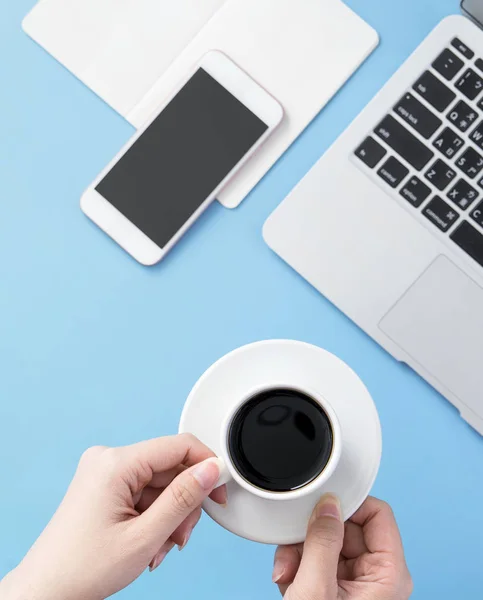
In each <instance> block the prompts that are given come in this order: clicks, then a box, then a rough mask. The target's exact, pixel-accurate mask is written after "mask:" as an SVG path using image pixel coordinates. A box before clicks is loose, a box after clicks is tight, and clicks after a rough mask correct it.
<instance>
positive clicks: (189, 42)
mask: <svg viewBox="0 0 483 600" xmlns="http://www.w3.org/2000/svg"><path fill="white" fill-rule="evenodd" d="M23 26H24V29H25V31H26V32H27V33H28V34H29V35H30V36H31V37H32V38H33V39H34V40H36V41H37V42H38V43H39V44H40V45H42V46H43V47H44V48H45V49H46V50H47V51H48V52H50V53H51V54H52V55H53V56H54V57H55V58H56V59H57V60H59V61H60V62H61V63H62V64H63V65H64V66H66V67H67V68H68V69H69V70H70V71H72V72H73V73H74V74H75V75H76V76H77V77H79V79H81V80H82V81H83V82H84V83H85V84H86V85H87V86H89V87H90V88H91V89H92V90H94V91H95V92H96V93H97V94H98V95H99V96H100V97H101V98H103V99H104V100H105V101H106V102H107V103H108V104H110V105H111V106H112V107H113V108H114V109H115V110H116V111H118V112H119V113H120V114H121V115H123V116H124V117H125V118H126V119H127V120H128V121H129V122H130V123H132V124H133V125H134V126H136V127H139V126H140V125H141V124H142V123H143V122H144V121H145V120H146V119H147V118H148V117H149V116H150V115H151V114H152V113H153V112H154V111H156V109H157V108H158V107H159V106H160V105H161V104H162V103H163V101H164V100H165V99H166V98H167V96H169V94H170V93H171V92H172V90H173V89H174V87H175V86H176V85H177V84H178V82H179V81H180V80H182V79H183V77H184V76H185V75H186V73H187V72H188V71H189V69H191V68H192V66H193V65H194V64H195V63H196V62H197V61H198V60H199V59H200V58H201V56H202V55H203V54H205V53H206V52H207V51H209V50H212V49H218V50H222V51H223V52H225V53H226V54H227V55H228V56H229V57H230V58H231V59H232V60H234V61H235V62H236V63H238V65H240V66H241V67H242V68H243V69H245V70H246V71H247V73H249V74H250V75H251V76H252V77H253V78H254V79H255V80H257V81H258V82H259V83H260V84H261V85H262V86H263V87H264V88H265V89H266V90H268V91H269V92H270V93H271V94H273V96H275V98H277V100H278V101H279V102H280V103H281V104H282V105H283V107H284V109H285V119H284V122H283V124H282V126H281V127H280V128H279V129H278V131H277V132H276V133H275V134H274V135H273V136H272V137H271V138H270V139H269V140H268V141H267V143H266V144H265V145H264V146H263V147H262V148H261V149H260V150H259V152H258V153H257V154H256V155H255V156H254V157H252V158H251V159H250V161H248V163H247V164H246V165H245V166H244V168H243V169H242V170H241V171H240V172H239V173H238V174H237V175H236V177H234V179H232V180H231V181H230V183H229V184H228V185H227V186H226V188H225V189H224V190H223V191H222V193H221V194H220V196H219V200H220V202H221V203H222V204H223V205H225V206H227V207H230V208H233V207H235V206H237V205H238V204H239V203H240V202H241V201H242V200H243V198H244V197H245V196H246V195H247V194H248V193H249V192H250V190H251V189H252V188H253V187H254V186H255V185H256V184H257V183H258V181H259V180H260V179H261V178H262V177H263V176H264V175H265V173H266V172H267V171H268V170H269V169H270V167H271V166H272V165H273V164H274V163H275V162H276V161H277V160H278V158H279V157H280V156H281V155H282V154H283V153H284V152H285V150H286V149H287V148H288V147H289V146H290V144H291V143H292V142H293V141H294V140H295V139H296V137H297V136H298V135H299V134H300V133H301V132H302V131H303V129H304V128H305V127H306V126H307V125H308V124H309V123H310V121H311V120H312V119H313V118H314V117H315V116H316V114H317V113H318V112H319V111H320V110H321V108H322V107H323V106H324V105H325V104H326V103H327V102H328V101H329V100H330V98H331V97H332V96H333V95H334V94H335V93H336V92H337V90H338V89H339V88H340V87H341V86H342V85H343V84H344V82H345V81H346V80H347V79H348V78H349V77H350V76H351V75H352V73H353V72H354V71H355V70H356V69H357V67H358V66H359V65H360V64H361V63H362V62H363V61H364V59H365V58H366V57H367V56H368V55H369V54H370V53H371V51H372V50H373V49H374V48H375V47H376V45H377V42H378V36H377V33H376V32H375V31H374V30H373V29H372V28H371V27H369V25H367V24H366V23H365V22H364V21H363V20H362V19H360V18H359V17H358V16H357V15H355V13H354V12H352V11H351V10H350V9H349V8H347V7H346V6H345V5H344V4H343V3H342V2H341V0H41V1H40V2H39V3H38V4H37V5H36V6H35V7H34V9H33V10H32V11H31V13H30V14H29V15H28V16H27V17H26V19H25V20H24V24H23Z"/></svg>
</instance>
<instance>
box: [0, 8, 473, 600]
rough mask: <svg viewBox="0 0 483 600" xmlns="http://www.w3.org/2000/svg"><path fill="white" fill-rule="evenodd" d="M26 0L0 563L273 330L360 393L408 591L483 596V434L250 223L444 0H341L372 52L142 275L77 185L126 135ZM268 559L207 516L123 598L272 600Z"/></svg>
mask: <svg viewBox="0 0 483 600" xmlns="http://www.w3.org/2000/svg"><path fill="white" fill-rule="evenodd" d="M33 4H34V0H15V1H12V0H0V82H1V84H0V399H1V402H0V456H1V461H0V481H1V491H2V493H1V495H0V531H1V534H0V576H1V575H3V574H5V573H6V572H7V571H8V570H9V569H11V568H12V567H14V566H15V565H16V564H17V562H18V561H19V560H20V559H21V558H22V556H23V555H24V553H25V552H26V550H27V549H28V548H29V546H30V545H31V543H32V542H33V541H34V539H35V538H36V536H37V535H38V534H39V533H40V532H41V530H42V528H43V526H44V525H45V523H46V522H47V520H48V519H49V518H50V516H51V514H52V512H53V511H54V509H55V508H56V506H57V504H58V503H59V501H60V499H61V497H62V495H63V493H64V491H65V488H66V486H67V484H68V482H69V481H70V478H71V476H72V474H73V472H74V469H75V466H76V463H77V460H78V457H79V455H80V454H81V452H82V451H83V450H84V449H85V448H86V447H88V446H90V445H93V444H99V443H102V444H105V445H120V444H126V443H131V442H135V441H139V440H142V439H145V438H149V437H154V436H159V435H164V434H168V433H172V432H175V431H176V428H177V423H178V418H179V414H180V411H181V408H182V406H183V403H184V401H185V398H186V396H187V394H188V393H189V391H190V389H191V387H192V386H193V384H194V383H195V381H196V380H197V379H198V377H199V376H200V375H201V374H202V373H203V371H204V370H205V369H206V368H207V367H208V366H209V365H210V364H211V363H212V362H214V361H215V360H216V359H218V358H219V357H220V356H222V355H223V354H224V353H226V352H228V351H229V350H232V349H233V348H236V347H237V346H240V345H242V344H246V343H248V342H252V341H255V340H260V339H265V338H278V337H284V338H294V339H300V340H305V341H307V342H311V343H314V344H317V345H319V346H322V347H324V348H327V349H328V350H330V351H332V352H334V353H335V354H337V355H339V356H340V357H341V358H342V359H344V360H345V361H346V362H348V363H349V364H350V365H351V366H352V367H353V368H354V369H355V371H356V372H357V373H358V374H359V375H360V376H361V377H362V379H363V380H364V381H365V382H366V384H367V386H368V387H369V389H370V391H371V393H372V394H373V396H374V399H375V401H376V403H377V406H378V409H379V411H380V415H381V420H382V425H383V432H384V442H385V446H384V456H383V461H382V468H381V471H380V475H379V478H378V480H377V483H376V486H375V489H374V493H375V494H376V495H378V496H380V497H382V498H384V499H386V500H387V501H389V502H390V503H391V504H392V505H393V507H394V510H395V512H396V515H397V518H398V521H399V524H400V527H401V530H402V534H403V538H404V542H405V546H406V551H407V558H408V562H409V566H410V569H411V571H412V574H413V576H414V580H415V585H416V591H415V594H414V598H417V599H421V598H439V600H444V599H448V600H454V599H455V598H476V597H481V596H482V595H483V583H482V578H483V573H482V557H483V517H482V508H483V468H482V464H483V461H482V449H483V445H482V439H481V438H480V437H479V436H478V435H477V434H476V433H475V432H474V431H472V430H471V429H470V428H469V427H468V426H467V425H466V424H465V423H464V422H463V421H462V420H461V419H460V418H459V416H458V414H457V412H456V410H455V409H454V408H453V407H452V406H451V405H450V404H449V403H448V402H446V401H444V400H443V398H442V397H440V396H439V395H438V394H437V393H436V392H435V391H434V390H433V389H432V388H430V387H429V386H428V385H427V384H426V383H425V382H424V381H422V380H421V379H420V378H419V377H417V376H416V375H415V374H414V373H412V372H411V371H409V370H408V369H407V368H406V367H404V366H403V365H400V364H398V363H397V362H395V361H394V360H393V359H392V358H391V357H390V356H388V355H387V354H386V353H385V352H384V351H383V350H381V349H380V348H379V347H378V346H377V345H376V344H375V343H374V342H373V341H372V340H371V339H369V338H368V337H367V336H366V335H365V334H364V333H362V332H361V331H360V330H359V329H358V328H357V327H356V326H355V325H354V324H352V323H351V322H350V321H349V320H348V319H347V318H346V317H345V316H344V315H342V314H341V313H340V312H339V311H338V310H337V309H336V308H334V307H333V306H332V305H331V304H330V303H329V302H328V301H327V300H325V299H324V298H323V297H322V296H321V295H319V294H318V293H317V292H316V291H315V290H314V289H312V288H311V287H310V286H309V285H308V284H306V283H305V282H304V281H303V280H302V279H301V278H299V277H298V276H297V275H296V273H294V272H292V271H291V270H290V269H289V268H288V267H287V266H286V265H285V264H283V263H282V261H280V260H279V259H278V258H277V257H276V256H275V255H274V254H272V253H271V252H270V251H269V249H268V248H267V247H266V246H265V244H264V242H263V240H262V236H261V229H262V224H263V222H264V221H265V219H266V218H267V217H268V215H269V214H270V213H271V211H272V210H273V209H274V208H275V207H276V206H277V205H278V204H279V203H280V202H281V201H282V199H283V198H284V197H285V196H286V194H287V193H288V192H289V191H290V190H291V188H292V187H293V186H294V185H295V184H296V183H297V182H298V181H299V180H300V179H301V178H302V176H303V175H304V174H305V173H306V172H307V171H308V170H309V168H310V167H311V166H312V165H313V164H314V163H315V162H316V160H317V159H318V158H319V157H320V156H321V155H322V153H323V152H324V151H325V149H326V148H327V147H328V146H329V144H330V143H331V142H332V141H333V140H335V139H336V137H337V136H338V135H339V134H340V133H341V132H342V131H343V129H344V128H345V127H346V126H347V125H348V124H349V123H350V122H351V120H352V119H353V118H354V117H355V116H356V115H357V113H358V112H359V111H360V110H361V109H362V108H363V107H364V106H365V104H366V103H367V102H368V101H369V100H370V99H371V98H372V97H373V95H374V94H375V93H376V92H377V91H378V90H379V89H380V87H381V86H382V85H383V84H384V83H385V81H386V80H387V79H388V78H389V76H390V75H391V74H392V73H393V72H394V71H395V70H396V69H397V68H398V66H399V65H400V64H401V63H402V61H403V60H404V59H405V58H406V57H407V56H408V55H409V54H410V52H411V51H412V50H413V49H414V48H415V47H416V46H417V45H418V43H419V42H420V41H422V39H423V38H424V37H425V35H426V34H428V33H429V32H430V31H431V30H432V28H433V27H434V26H435V25H436V24H437V23H438V22H439V21H440V20H441V19H442V18H443V17H444V16H446V15H448V14H450V13H455V12H457V11H458V3H457V0H401V1H400V2H395V1H394V0H389V1H387V0H384V1H383V0H365V1H364V2H363V1H362V0H360V1H357V0H351V1H350V2H349V4H350V5H351V7H352V8H354V9H355V10H356V11H357V12H358V13H359V14H360V15H361V16H362V17H364V18H365V19H366V20H367V21H368V22H369V23H370V24H371V25H372V26H374V27H375V28H376V29H377V30H378V31H379V33H380V34H381V39H382V42H381V45H380V47H379V48H378V49H377V50H376V52H375V53H374V54H373V56H372V57H371V58H370V59H369V60H368V61H367V63H365V65H364V66H363V67H362V68H361V69H360V71H359V72H358V73H357V74H356V75H355V76H354V77H353V79H352V80H351V81H350V82H349V83H348V84H347V85H346V86H345V87H344V89H343V90H342V91H341V93H339V94H338V96H337V97H336V98H335V99H334V100H333V101H332V102H331V103H330V105H329V106H328V107H327V108H326V109H325V110H324V111H323V112H322V113H321V114H320V115H319V117H317V119H316V120H315V121H314V122H313V124H312V125H311V126H310V127H309V128H308V129H307V130H306V131H305V132H304V134H303V135H302V136H301V137H300V139H299V140H298V141H297V142H296V143H295V144H294V146H293V147H292V148H291V149H290V150H289V152H287V154H286V155H285V156H284V157H283V158H282V160H280V161H279V163H278V164H277V165H276V166H275V167H274V168H273V169H272V171H271V172H270V173H269V175H268V176H267V177H266V178H265V179H264V180H263V181H262V182H261V183H260V185H259V186H258V187H257V188H256V190H255V191H254V192H253V193H252V194H251V195H250V196H249V198H248V199H247V200H246V201H245V202H244V203H243V204H242V205H241V206H240V208H239V209H237V210H234V211H229V210H225V209H224V208H223V207H221V206H220V205H218V204H217V203H215V204H214V205H213V206H212V207H211V208H210V209H209V210H208V211H207V213H206V214H205V215H204V216H203V218H202V219H201V220H200V221H198V223H197V224H196V225H195V227H194V228H193V229H192V230H191V231H190V233H189V234H188V235H187V236H186V237H185V238H184V239H183V241H182V243H180V244H179V245H178V246H177V247H176V249H175V250H174V251H173V252H172V254H171V255H170V256H169V257H168V258H167V260H165V261H163V262H162V263H161V264H160V265H159V266H157V267H155V268H153V269H146V268H143V267H141V266H139V265H138V264H137V263H135V262H134V261H133V260H131V259H130V258H129V257H128V256H127V255H126V254H124V252H123V251H121V250H120V249H119V248H118V247H117V246H116V245H115V244H114V243H113V242H111V241H110V240H109V239H108V237H107V236H105V235H104V234H102V233H101V232H100V231H99V230H98V229H96V227H95V226H93V225H92V224H91V223H90V222H89V221H87V219H85V218H84V217H83V215H82V214H81V213H80V211H79V197H80V195H81V193H82V191H83V189H84V188H85V187H86V186H87V185H88V184H89V183H90V182H91V180H92V179H93V178H94V176H95V175H96V174H97V173H98V172H99V171H100V169H101V168H102V167H104V166H105V164H106V163H107V162H108V161H109V160H110V159H111V158H112V157H113V156H114V155H115V154H116V152H117V151H118V150H119V149H120V147H121V145H122V144H123V143H124V142H125V141H126V140H127V139H128V138H129V136H130V135H131V134H132V132H133V131H132V129H131V127H130V126H129V125H127V124H126V122H124V121H123V120H122V119H121V118H120V117H119V116H118V115H116V114H115V113H114V112H113V111H112V110H110V109H109V108H108V107H107V106H106V105H105V104H103V102H102V101H101V100H99V99H98V98H97V97H95V96H94V95H93V94H92V93H91V92H90V91H88V90H87V89H86V88H85V87H84V86H83V85H82V84H81V83H79V82H78V81H77V80H76V79H75V78H74V77H73V76H71V75H70V74H69V73H67V72H66V71H65V70H64V69H63V68H62V67H61V66H59V65H58V64H57V63H56V62H55V61H54V60H53V59H52V58H51V57H50V56H48V55H47V54H46V53H45V52H44V51H43V50H41V49H40V48H39V47H37V46H36V45H35V44H34V43H33V42H32V41H31V40H30V39H28V38H27V36H26V35H25V34H24V33H23V32H22V31H21V28H20V23H21V20H22V18H23V17H24V15H25V14H26V13H27V12H28V10H29V9H30V8H31V7H32V6H33ZM295 5H296V2H295V3H294V6H295ZM328 58H329V57H328ZM321 71H322V67H321ZM314 76H315V75H314ZM321 260H324V257H321ZM272 555H273V549H272V548H269V547H264V546H261V545H256V544H252V543H250V542H247V541H244V540H241V539H237V538H236V537H235V536H233V535H230V534H229V533H227V532H225V531H223V530H222V529H221V528H220V527H218V526H216V525H215V524H214V523H212V522H211V521H210V520H209V519H207V518H205V519H204V521H203V523H202V524H201V526H200V527H199V529H198V530H197V531H196V534H195V536H194V539H193V541H192V543H191V544H190V545H189V547H188V548H187V549H186V550H184V551H183V553H182V554H178V553H173V556H170V557H169V558H168V560H167V563H166V564H165V565H164V567H163V568H161V569H159V570H158V571H157V572H156V573H154V574H146V575H145V576H143V577H142V578H141V579H140V580H139V581H138V582H136V583H135V584H134V585H133V586H132V587H131V588H130V589H129V590H126V591H124V592H122V593H121V594H120V597H121V598H123V599H135V598H139V597H143V595H144V597H156V598H157V597H159V596H160V595H161V594H163V596H164V597H166V598H169V597H173V596H175V595H176V597H178V598H183V599H185V598H186V599H189V598H191V599H193V600H194V599H195V598H205V597H206V598H208V597H209V598H210V599H213V600H216V599H220V600H221V599H223V600H224V599H226V598H230V599H232V600H236V599H246V598H253V599H260V600H261V599H264V600H265V599H269V598H277V593H276V590H275V588H274V586H273V585H272V584H271V567H272Z"/></svg>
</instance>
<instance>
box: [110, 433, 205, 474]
mask: <svg viewBox="0 0 483 600" xmlns="http://www.w3.org/2000/svg"><path fill="white" fill-rule="evenodd" d="M121 450H122V452H123V454H124V456H125V457H127V458H126V460H128V461H129V463H131V464H134V465H141V466H142V467H143V468H145V469H149V470H150V471H151V474H150V477H149V480H151V479H152V477H153V475H154V474H156V473H163V472H165V471H168V470H170V469H173V468H175V467H178V466H179V465H185V466H187V467H190V466H192V465H195V464H197V463H200V462H202V461H204V460H206V459H207V458H211V457H214V456H215V454H214V453H213V452H212V451H211V450H210V449H209V448H208V447H207V446H205V445H204V444H203V443H202V442H200V440H198V439H197V438H196V437H195V436H193V435H191V434H189V433H183V434H181V435H175V436H170V437H162V438H155V439H152V440H148V441H146V442H140V443H139V444H134V445H133V446H125V447H124V448H122V449H121Z"/></svg>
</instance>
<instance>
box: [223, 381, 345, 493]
mask: <svg viewBox="0 0 483 600" xmlns="http://www.w3.org/2000/svg"><path fill="white" fill-rule="evenodd" d="M277 389H285V390H287V389H288V390H293V391H294V392H298V393H301V394H303V395H305V396H308V397H309V398H311V399H312V400H313V401H314V402H316V403H317V404H319V406H320V407H321V408H322V410H323V411H324V412H325V414H326V415H327V417H328V419H329V421H330V425H331V428H332V435H333V443H332V450H331V454H330V457H329V460H328V462H327V463H326V465H325V467H324V468H323V470H322V471H321V473H319V475H317V476H316V477H315V479H313V480H312V481H311V482H309V483H307V484H306V485H304V486H303V487H300V488H298V489H296V490H293V491H284V492H272V491H267V490H264V489H261V488H259V487H257V486H255V485H253V484H252V483H250V482H249V481H247V480H246V479H245V478H244V477H243V476H242V475H241V474H240V473H239V472H238V470H237V468H236V466H235V465H234V463H233V460H232V458H231V455H230V450H229V434H230V429H231V425H232V422H233V419H234V418H235V416H236V415H237V414H238V412H239V410H240V409H241V408H242V407H243V406H244V405H245V404H246V403H247V402H249V401H250V400H251V399H252V398H254V397H255V396H257V395H259V394H261V393H263V392H267V391H271V390H277ZM220 448H221V451H220V456H219V466H220V479H219V481H218V486H220V485H223V484H226V483H228V482H229V481H231V480H234V481H236V483H237V484H238V485H239V486H241V487H242V488H244V489H245V490H246V491H248V492H250V493H251V494H255V495H256V496H259V497H260V498H263V499H266V500H277V501H286V500H295V499H299V498H302V497H304V496H309V495H311V494H314V493H315V492H317V490H319V489H320V488H322V487H323V486H324V485H325V484H326V483H327V481H328V480H329V479H330V477H331V476H332V474H333V473H334V471H335V469H336V468H337V465H338V463H339V460H340V456H341V453H342V435H341V429H340V423H339V420H338V418H337V415H336V414H335V412H334V410H333V408H332V406H331V405H330V403H329V402H328V401H327V400H326V399H325V398H324V397H322V396H321V395H320V394H319V393H317V392H315V391H314V390H310V389H306V388H305V389H301V388H299V387H296V386H293V385H290V384H287V383H286V382H274V383H271V384H269V385H263V386H260V387H257V388H255V389H252V390H251V391H250V393H248V394H247V395H246V396H245V397H244V398H241V399H240V401H239V402H238V403H236V404H235V405H234V406H233V408H232V409H231V411H230V412H229V414H228V415H227V416H226V418H225V420H224V422H223V424H222V427H221V432H220Z"/></svg>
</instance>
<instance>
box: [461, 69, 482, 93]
mask: <svg viewBox="0 0 483 600" xmlns="http://www.w3.org/2000/svg"><path fill="white" fill-rule="evenodd" d="M456 87H457V88H458V89H459V90H460V92H461V93H462V94H464V95H465V96H466V97H467V98H469V99H470V100H474V99H475V98H477V97H478V96H479V95H480V93H481V91H482V90H483V79H482V78H481V77H480V76H479V75H478V73H476V72H475V71H473V69H468V70H467V71H465V73H464V74H463V76H462V77H461V79H459V81H458V82H457V83H456Z"/></svg>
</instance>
